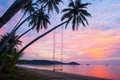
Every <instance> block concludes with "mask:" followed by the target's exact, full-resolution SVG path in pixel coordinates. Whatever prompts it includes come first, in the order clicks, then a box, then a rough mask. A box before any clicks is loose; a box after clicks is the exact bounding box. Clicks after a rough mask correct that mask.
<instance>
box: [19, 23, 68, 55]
mask: <svg viewBox="0 0 120 80" xmlns="http://www.w3.org/2000/svg"><path fill="white" fill-rule="evenodd" d="M66 22H67V21H64V22H62V23H61V24H59V25H57V26H55V27H53V28H52V29H50V30H49V31H47V32H45V33H44V34H42V35H40V36H38V37H37V38H35V39H34V40H32V41H31V42H30V43H28V44H27V45H26V46H25V47H23V48H22V49H21V50H20V53H22V52H23V51H24V50H25V49H26V48H27V47H29V46H30V45H31V44H33V43H34V42H36V41H37V40H39V39H40V38H42V37H44V36H45V35H47V34H48V33H50V32H52V31H53V30H55V29H56V28H58V27H60V26H62V25H63V24H65V23H66Z"/></svg>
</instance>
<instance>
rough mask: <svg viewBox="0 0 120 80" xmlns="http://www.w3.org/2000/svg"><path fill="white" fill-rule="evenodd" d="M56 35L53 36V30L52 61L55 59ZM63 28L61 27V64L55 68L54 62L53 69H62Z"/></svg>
mask: <svg viewBox="0 0 120 80" xmlns="http://www.w3.org/2000/svg"><path fill="white" fill-rule="evenodd" d="M55 48H56V36H55V31H53V62H54V61H56V58H55V57H56V55H55V53H56V50H55ZM62 62H63V28H61V64H60V68H56V64H53V71H63V64H62Z"/></svg>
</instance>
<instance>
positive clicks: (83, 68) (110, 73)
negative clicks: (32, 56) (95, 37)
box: [19, 65, 120, 80]
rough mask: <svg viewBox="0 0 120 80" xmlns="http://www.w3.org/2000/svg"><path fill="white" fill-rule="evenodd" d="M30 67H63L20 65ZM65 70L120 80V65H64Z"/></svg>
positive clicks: (46, 68) (47, 68)
mask: <svg viewBox="0 0 120 80" xmlns="http://www.w3.org/2000/svg"><path fill="white" fill-rule="evenodd" d="M19 66H23V67H28V68H36V69H45V70H53V67H55V68H56V69H61V65H56V66H53V65H49V66H41V65H40V66H38V65H19ZM62 67H63V71H62V72H66V73H72V74H78V75H85V76H93V77H100V78H109V79H113V80H120V65H108V66H105V65H63V66H62Z"/></svg>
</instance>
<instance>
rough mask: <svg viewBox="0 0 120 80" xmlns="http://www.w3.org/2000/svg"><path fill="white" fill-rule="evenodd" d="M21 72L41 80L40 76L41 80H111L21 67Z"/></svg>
mask: <svg viewBox="0 0 120 80" xmlns="http://www.w3.org/2000/svg"><path fill="white" fill-rule="evenodd" d="M21 68H22V69H23V70H25V71H27V72H28V73H33V74H34V75H38V77H40V80H41V76H42V77H44V79H42V80H111V79H105V78H104V79H103V78H96V77H89V76H82V75H74V74H68V73H63V72H55V71H49V70H39V69H32V68H25V67H21Z"/></svg>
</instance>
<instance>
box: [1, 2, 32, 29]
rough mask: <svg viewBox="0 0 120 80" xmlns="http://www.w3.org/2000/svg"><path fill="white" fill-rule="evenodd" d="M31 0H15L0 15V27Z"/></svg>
mask: <svg viewBox="0 0 120 80" xmlns="http://www.w3.org/2000/svg"><path fill="white" fill-rule="evenodd" d="M30 1H31V0H15V2H14V3H13V4H12V5H11V6H10V7H9V9H8V10H7V11H6V12H5V13H4V14H3V16H2V17H0V28H1V27H2V26H3V25H4V24H6V23H7V22H8V21H9V20H10V19H11V18H12V17H13V16H14V15H15V14H16V13H17V12H18V11H19V10H20V9H21V8H23V7H24V6H25V5H27V4H28V3H29V2H30Z"/></svg>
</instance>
